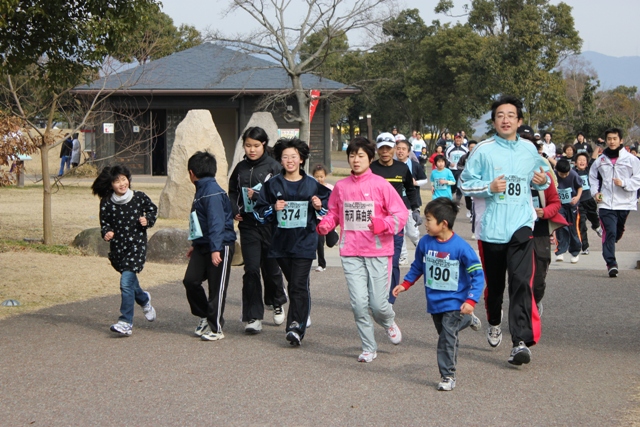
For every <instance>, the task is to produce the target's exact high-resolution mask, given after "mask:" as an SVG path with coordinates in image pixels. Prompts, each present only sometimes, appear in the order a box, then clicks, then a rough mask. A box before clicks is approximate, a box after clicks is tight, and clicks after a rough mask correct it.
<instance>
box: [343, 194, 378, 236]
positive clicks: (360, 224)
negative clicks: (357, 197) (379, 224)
mask: <svg viewBox="0 0 640 427" xmlns="http://www.w3.org/2000/svg"><path fill="white" fill-rule="evenodd" d="M342 211H343V215H344V218H343V219H344V229H345V230H349V231H369V222H370V221H371V217H372V216H373V213H374V212H375V205H374V202H372V201H368V202H344V204H343V207H342Z"/></svg>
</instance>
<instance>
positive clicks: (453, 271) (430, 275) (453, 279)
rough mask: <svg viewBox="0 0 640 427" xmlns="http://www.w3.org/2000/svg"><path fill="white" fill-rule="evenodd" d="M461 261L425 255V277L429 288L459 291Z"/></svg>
mask: <svg viewBox="0 0 640 427" xmlns="http://www.w3.org/2000/svg"><path fill="white" fill-rule="evenodd" d="M459 273H460V261H458V260H449V259H444V258H436V257H434V256H430V255H425V257H424V277H425V286H426V287H427V288H431V289H436V290H439V291H457V290H458V274H459Z"/></svg>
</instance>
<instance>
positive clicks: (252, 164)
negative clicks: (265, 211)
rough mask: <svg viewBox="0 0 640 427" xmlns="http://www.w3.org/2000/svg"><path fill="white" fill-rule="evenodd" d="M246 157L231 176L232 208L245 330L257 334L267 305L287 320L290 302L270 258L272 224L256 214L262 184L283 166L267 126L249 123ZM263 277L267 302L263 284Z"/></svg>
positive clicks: (280, 320)
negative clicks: (241, 268)
mask: <svg viewBox="0 0 640 427" xmlns="http://www.w3.org/2000/svg"><path fill="white" fill-rule="evenodd" d="M242 142H243V144H242V145H243V148H244V153H245V156H244V160H242V161H241V162H240V163H238V165H237V166H236V167H235V169H234V170H233V172H232V173H231V177H230V178H229V198H230V199H231V208H232V209H233V215H234V218H235V220H236V221H238V222H239V223H238V230H240V243H241V246H240V247H241V249H242V258H243V259H244V275H243V276H242V321H243V322H246V325H245V332H247V333H250V334H257V333H259V332H260V331H261V330H262V320H263V318H264V308H265V305H266V306H267V307H271V308H272V309H273V322H274V323H275V324H276V325H281V324H282V323H283V322H284V311H283V309H282V306H283V305H284V303H286V302H287V295H286V294H285V292H284V283H283V281H282V272H281V271H280V267H279V266H278V262H277V261H276V260H275V259H273V258H268V257H267V254H268V252H269V247H270V246H271V224H261V223H260V222H258V220H256V218H255V217H254V216H253V208H254V206H255V204H256V201H257V200H258V195H259V194H260V191H261V190H262V187H263V185H264V184H265V182H267V181H268V180H269V179H270V178H272V177H273V176H275V175H278V174H279V173H280V170H281V169H282V167H281V166H280V164H279V163H278V162H277V161H276V160H275V159H274V158H273V157H271V156H269V154H268V153H267V147H268V143H269V137H268V136H267V133H266V132H265V131H264V129H262V128H260V127H257V126H256V127H250V128H248V129H247V130H246V131H245V132H244V134H242ZM260 272H262V279H263V280H264V304H263V303H262V285H261V284H260Z"/></svg>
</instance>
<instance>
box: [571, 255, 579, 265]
mask: <svg viewBox="0 0 640 427" xmlns="http://www.w3.org/2000/svg"><path fill="white" fill-rule="evenodd" d="M579 259H580V255H576V256H571V264H575V263H577V262H578V260H579Z"/></svg>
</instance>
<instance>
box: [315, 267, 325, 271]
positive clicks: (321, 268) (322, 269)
mask: <svg viewBox="0 0 640 427" xmlns="http://www.w3.org/2000/svg"><path fill="white" fill-rule="evenodd" d="M325 270H326V268H323V267H320V266H317V267H316V271H325Z"/></svg>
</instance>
